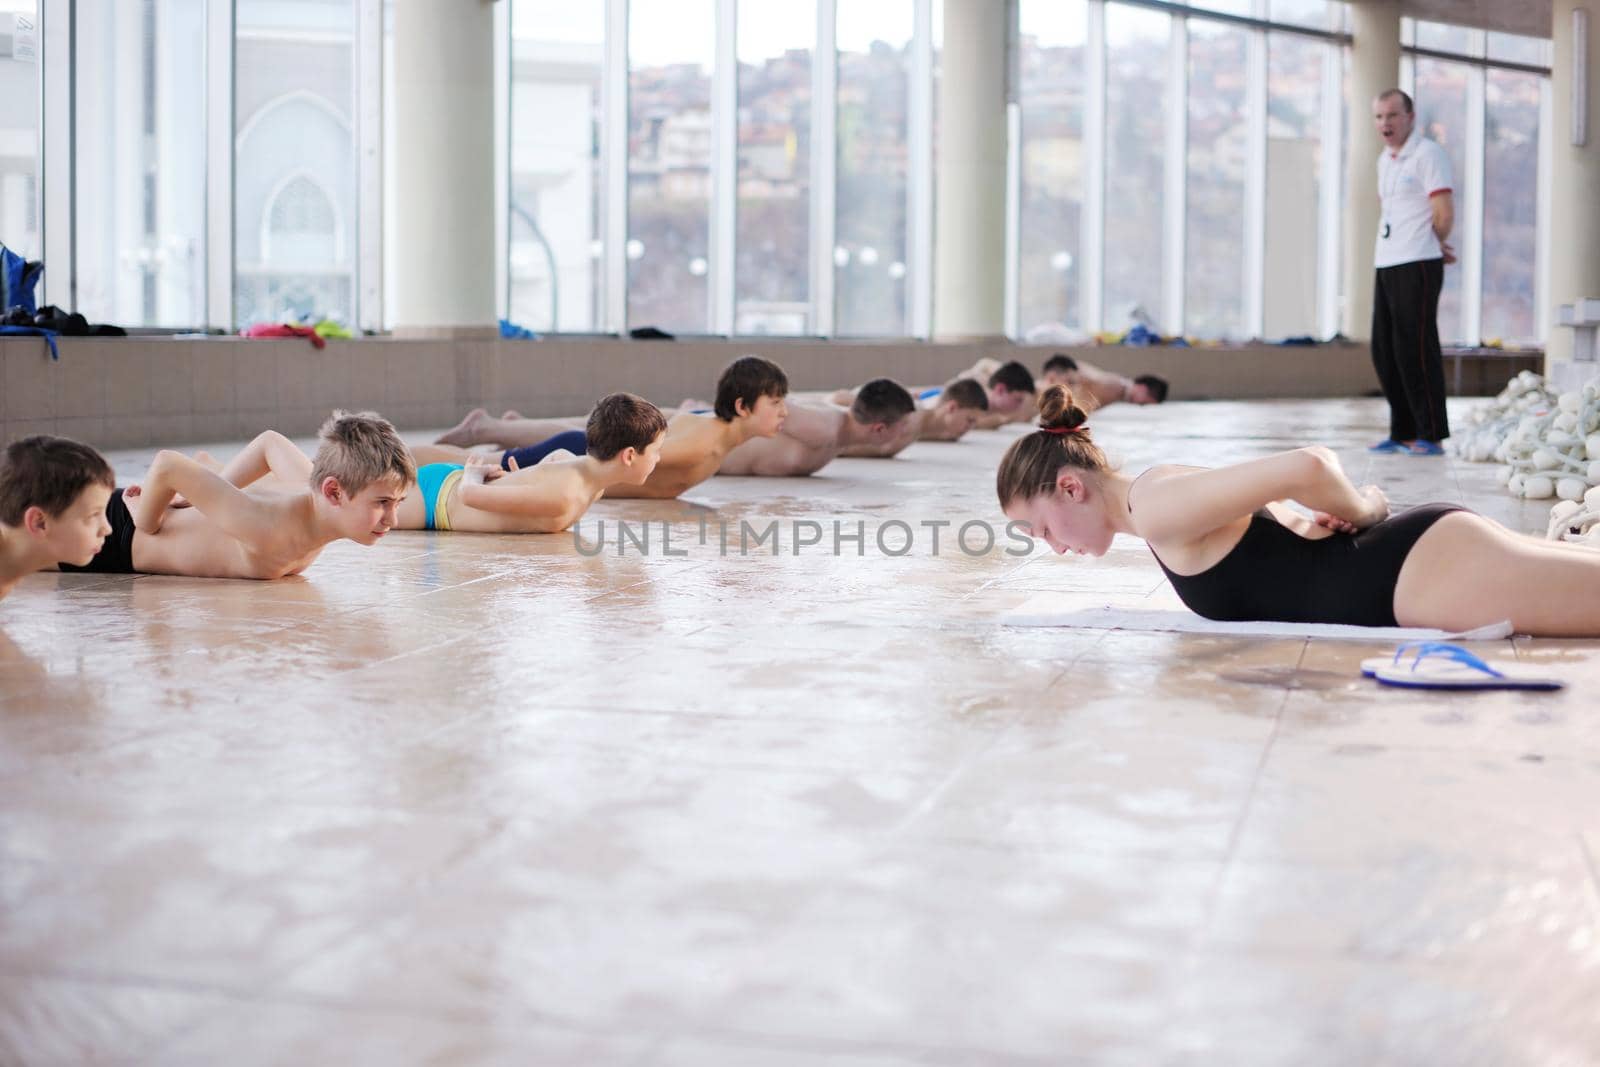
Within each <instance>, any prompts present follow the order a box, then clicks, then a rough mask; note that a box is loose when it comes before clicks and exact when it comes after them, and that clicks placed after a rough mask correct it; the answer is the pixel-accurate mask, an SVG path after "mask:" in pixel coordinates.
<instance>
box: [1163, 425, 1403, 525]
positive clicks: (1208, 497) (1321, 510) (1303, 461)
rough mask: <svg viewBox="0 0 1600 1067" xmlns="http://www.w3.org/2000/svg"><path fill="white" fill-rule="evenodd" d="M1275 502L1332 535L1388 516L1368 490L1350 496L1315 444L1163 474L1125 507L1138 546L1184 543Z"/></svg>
mask: <svg viewBox="0 0 1600 1067" xmlns="http://www.w3.org/2000/svg"><path fill="white" fill-rule="evenodd" d="M1279 500H1293V501H1296V502H1297V503H1300V504H1303V505H1305V506H1306V507H1308V508H1310V509H1311V510H1312V511H1314V512H1316V513H1317V515H1318V522H1319V524H1321V525H1325V526H1330V528H1336V529H1342V528H1344V527H1349V528H1351V529H1361V528H1364V527H1367V526H1371V525H1372V524H1374V523H1376V522H1379V521H1380V520H1382V519H1383V518H1384V516H1386V515H1387V514H1388V512H1389V505H1388V501H1386V500H1385V499H1384V497H1383V493H1382V492H1380V491H1379V490H1378V489H1377V487H1376V486H1367V487H1366V488H1364V489H1357V488H1356V487H1355V486H1354V485H1352V484H1351V482H1350V479H1349V478H1347V477H1345V474H1344V470H1343V469H1342V468H1341V467H1340V466H1339V459H1338V457H1337V456H1335V455H1334V454H1333V452H1332V451H1330V450H1329V449H1326V448H1323V447H1322V446H1320V445H1313V446H1311V447H1309V448H1299V449H1296V450H1295V451H1293V452H1280V453H1278V454H1277V455H1275V456H1266V457H1264V458H1262V459H1254V460H1250V461H1249V462H1248V463H1237V464H1234V465H1233V466H1230V467H1221V468H1218V469H1216V470H1195V471H1186V472H1184V473H1181V474H1172V475H1168V476H1167V477H1165V478H1162V479H1160V480H1159V481H1157V482H1154V483H1152V484H1150V485H1148V486H1146V487H1144V490H1143V491H1142V492H1141V493H1140V494H1139V499H1138V500H1136V501H1134V502H1133V506H1134V514H1135V515H1136V516H1137V517H1138V524H1139V525H1138V532H1139V535H1140V536H1141V537H1143V538H1144V539H1145V540H1146V541H1150V542H1154V543H1157V544H1160V543H1163V542H1165V543H1168V544H1172V543H1178V544H1186V543H1190V542H1193V541H1196V540H1198V539H1199V538H1201V537H1204V536H1205V535H1206V534H1209V533H1211V532H1212V531H1213V530H1216V529H1219V528H1221V527H1223V526H1226V525H1227V524H1228V523H1230V522H1234V521H1235V520H1237V519H1241V518H1243V517H1245V516H1246V515H1251V514H1253V513H1255V512H1256V511H1259V510H1260V509H1261V508H1264V507H1266V506H1267V505H1268V504H1271V503H1273V502H1275V501H1279ZM1324 519H1329V520H1332V521H1331V522H1324V521H1323V520H1324ZM1334 523H1342V524H1343V525H1342V526H1335V525H1334Z"/></svg>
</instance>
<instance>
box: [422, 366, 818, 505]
mask: <svg viewBox="0 0 1600 1067" xmlns="http://www.w3.org/2000/svg"><path fill="white" fill-rule="evenodd" d="M788 395H789V379H788V376H787V375H785V374H784V373H783V368H781V367H779V366H778V365H777V364H776V363H773V362H772V361H771V360H767V359H762V358H761V357H760V356H740V357H739V358H738V359H736V360H734V361H733V362H732V363H730V364H728V366H727V367H726V368H724V370H723V372H722V375H721V377H719V378H718V379H717V396H716V403H715V404H714V405H713V408H712V410H711V411H699V412H686V411H680V412H679V413H677V414H675V415H673V416H672V418H671V419H670V420H669V421H668V423H667V435H666V437H665V438H664V439H663V440H662V442H661V460H660V462H659V463H657V464H656V467H655V470H654V471H653V472H652V473H651V474H650V476H649V477H648V478H646V479H645V480H644V482H643V483H642V484H639V485H631V484H626V483H621V484H617V485H615V486H614V487H613V488H612V489H610V490H609V491H608V492H607V496H609V497H611V498H612V499H617V498H622V497H646V498H651V499H657V500H669V499H672V498H674V497H677V496H678V495H680V494H682V493H683V492H684V491H686V490H688V489H691V488H693V487H694V486H697V485H699V484H700V483H701V482H703V481H705V480H706V479H707V478H710V477H711V476H712V475H713V474H715V473H717V468H718V467H720V466H721V465H722V461H723V460H724V459H726V458H727V455H728V453H729V452H731V451H733V450H734V449H735V448H737V447H738V446H739V445H742V444H744V443H745V442H746V441H748V440H750V439H751V438H753V437H772V436H774V435H775V434H777V432H778V431H779V430H781V429H782V428H783V423H784V419H785V418H786V417H787V416H788V406H787V404H786V403H785V398H786V397H787V396H788ZM582 424H583V423H582V420H577V419H523V418H499V419H496V418H491V417H490V416H489V415H488V413H486V412H485V411H484V410H483V409H482V408H478V409H476V410H473V411H471V412H468V413H467V417H466V418H464V419H462V420H461V423H460V425H458V426H456V427H455V428H454V429H453V430H451V431H450V432H448V433H446V434H444V435H443V436H442V437H440V438H439V441H440V443H441V445H445V446H455V448H457V449H460V448H466V447H469V446H471V445H482V444H495V445H499V446H501V447H503V448H505V451H504V452H503V453H502V454H501V457H500V462H501V465H502V466H503V467H505V468H506V469H507V470H510V469H512V464H513V463H515V464H516V465H517V466H518V467H529V466H533V465H534V464H537V463H538V462H540V461H541V460H543V459H544V458H546V457H547V456H550V455H552V454H554V453H555V452H556V451H559V450H562V449H564V450H566V451H568V452H570V453H572V454H573V455H583V454H584V453H585V452H587V450H588V442H587V439H586V435H585V433H584V431H583V430H582V429H581V428H580V427H581V426H582ZM417 455H418V456H419V457H421V458H426V459H428V460H434V459H454V460H455V461H457V462H462V461H464V456H465V453H463V452H461V451H454V450H449V449H446V450H441V449H440V447H439V446H431V447H419V448H418V449H417Z"/></svg>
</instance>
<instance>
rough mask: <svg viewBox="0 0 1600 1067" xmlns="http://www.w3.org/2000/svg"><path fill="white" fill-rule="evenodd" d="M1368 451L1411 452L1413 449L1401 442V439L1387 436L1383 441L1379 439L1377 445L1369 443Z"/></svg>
mask: <svg viewBox="0 0 1600 1067" xmlns="http://www.w3.org/2000/svg"><path fill="white" fill-rule="evenodd" d="M1367 451H1368V452H1409V451H1411V449H1410V447H1409V446H1407V445H1403V444H1401V443H1400V442H1399V441H1396V440H1395V439H1394V438H1392V437H1385V438H1384V439H1383V440H1382V441H1379V442H1378V443H1377V444H1375V445H1368V446H1367Z"/></svg>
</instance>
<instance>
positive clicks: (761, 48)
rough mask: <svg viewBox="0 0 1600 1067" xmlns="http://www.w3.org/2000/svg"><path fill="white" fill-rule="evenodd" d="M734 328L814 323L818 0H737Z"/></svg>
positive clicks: (762, 330) (796, 328) (754, 330)
mask: <svg viewBox="0 0 1600 1067" xmlns="http://www.w3.org/2000/svg"><path fill="white" fill-rule="evenodd" d="M738 30H739V43H738V51H739V152H738V175H737V180H738V189H739V193H738V197H739V199H738V225H737V228H736V232H737V237H736V241H735V247H736V249H737V252H736V254H737V257H738V265H737V270H736V272H735V285H736V303H735V311H734V332H735V333H739V334H799V333H809V332H811V284H810V266H811V232H810V224H811V211H810V199H811V54H812V44H813V42H814V41H815V40H816V35H817V10H816V3H815V0H794V2H790V3H784V4H781V5H778V6H776V7H775V6H774V5H772V4H771V3H769V2H767V0H742V2H741V3H740V5H739V19H738Z"/></svg>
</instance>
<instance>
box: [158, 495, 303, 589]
mask: <svg viewBox="0 0 1600 1067" xmlns="http://www.w3.org/2000/svg"><path fill="white" fill-rule="evenodd" d="M250 496H251V497H253V498H254V499H255V500H256V501H257V503H259V504H261V505H263V506H264V508H265V512H264V518H265V519H266V520H267V521H266V522H264V523H263V524H262V526H261V532H260V534H259V536H254V537H251V538H249V539H248V540H246V539H243V538H238V537H234V536H232V535H231V534H229V533H227V532H225V531H224V530H223V529H222V528H221V527H220V526H219V525H218V524H217V523H216V522H214V521H213V520H211V519H209V518H207V517H206V516H205V514H204V513H203V512H201V511H200V510H199V509H198V508H192V507H190V508H176V509H171V510H169V511H168V512H167V514H166V516H165V517H164V518H163V520H162V523H161V529H160V531H159V532H157V533H153V534H152V533H146V532H145V531H143V530H140V531H138V532H136V533H135V534H134V535H133V566H134V569H135V570H136V571H138V572H140V573H142V574H181V575H188V576H191V577H196V578H252V579H268V580H270V579H273V578H282V577H284V576H285V575H290V574H299V573H300V572H301V571H303V570H305V569H306V568H307V567H309V566H310V565H311V564H312V563H313V562H314V561H315V560H316V558H317V556H318V555H320V554H321V552H322V550H323V548H325V547H327V542H326V541H323V540H320V539H319V538H318V537H317V536H316V535H315V533H314V532H313V529H312V507H311V499H310V494H309V493H308V492H306V491H300V492H280V491H274V490H271V489H263V488H252V489H251V490H250Z"/></svg>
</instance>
